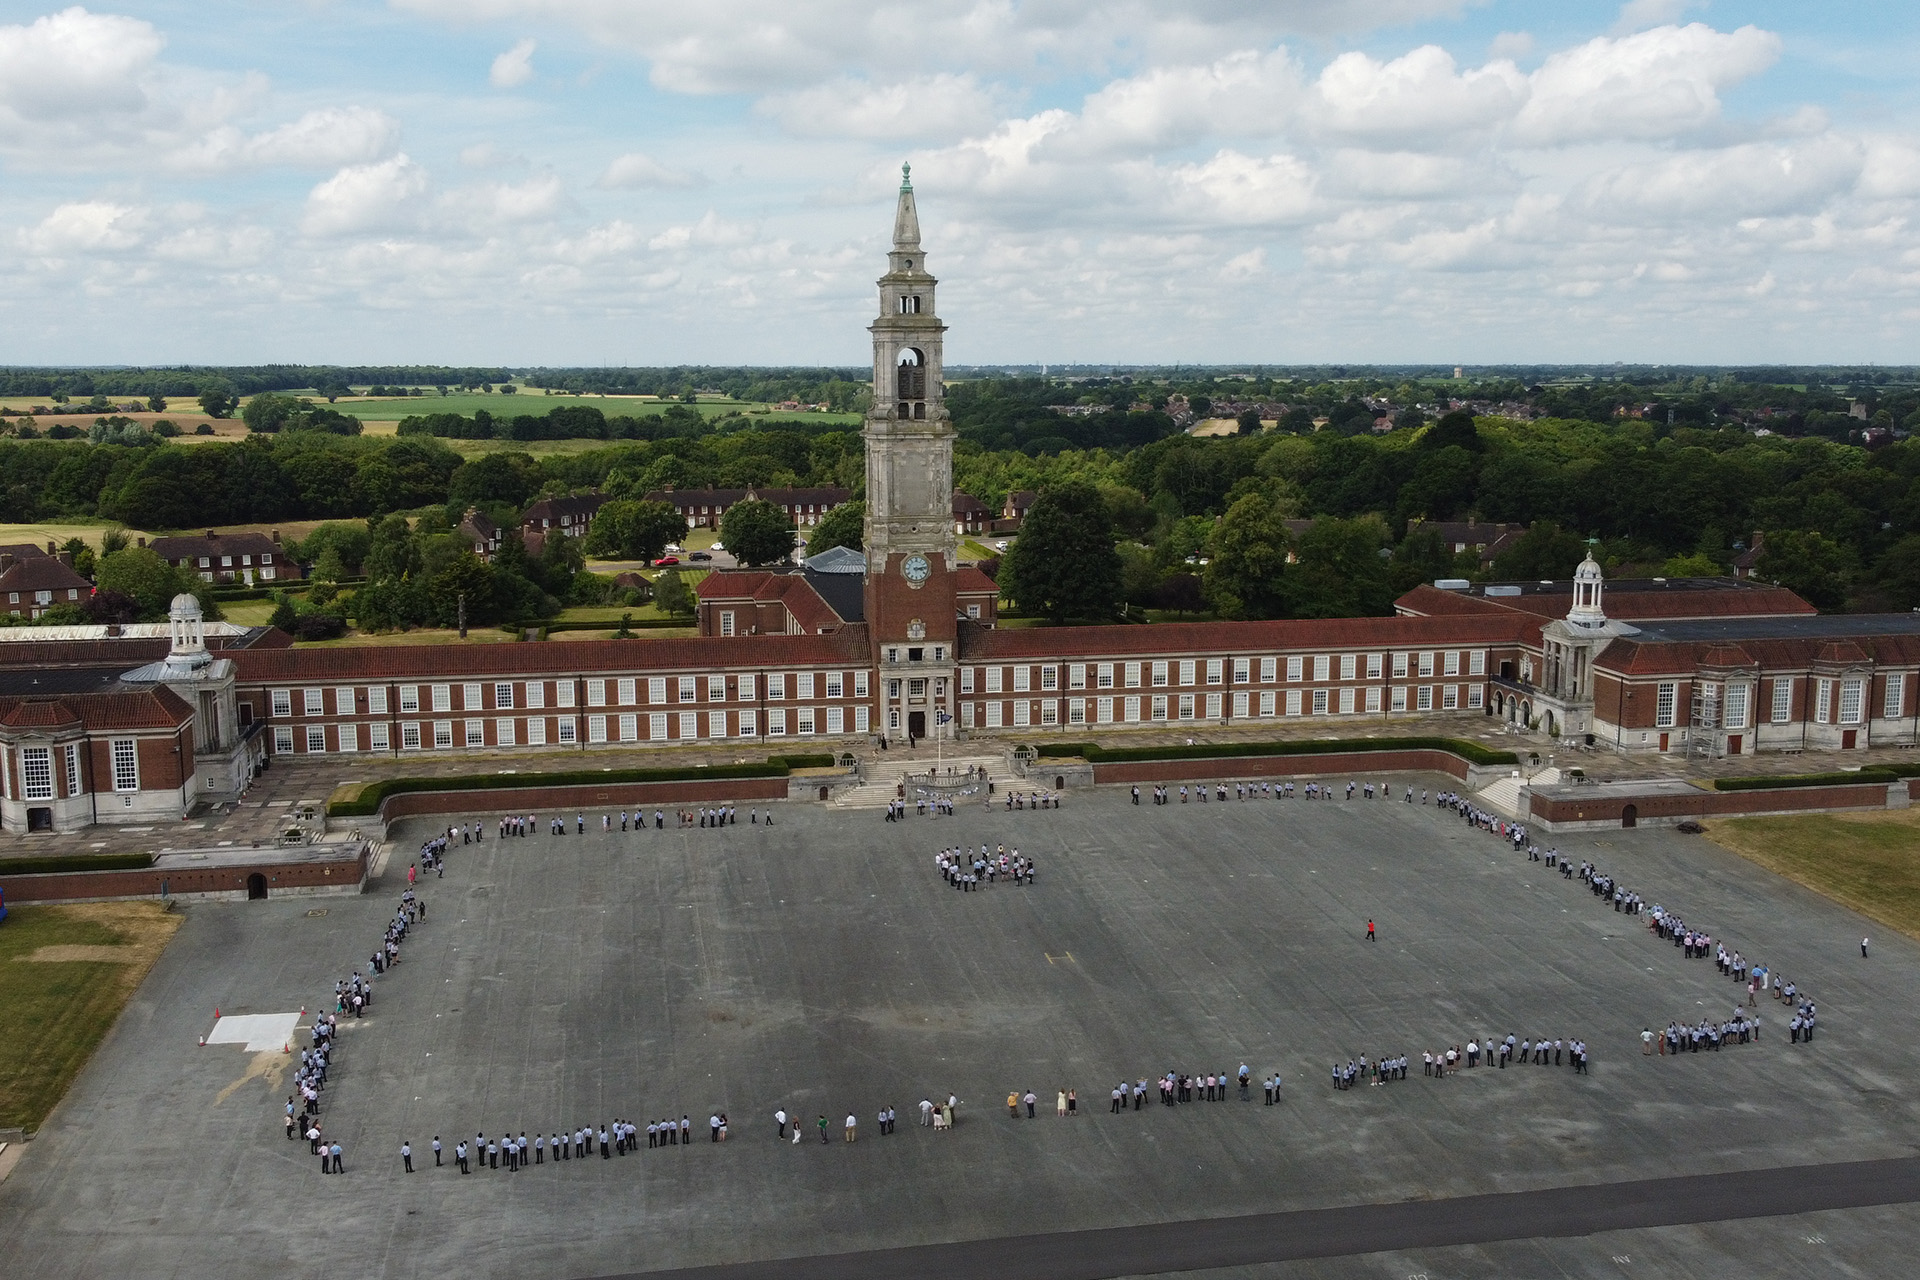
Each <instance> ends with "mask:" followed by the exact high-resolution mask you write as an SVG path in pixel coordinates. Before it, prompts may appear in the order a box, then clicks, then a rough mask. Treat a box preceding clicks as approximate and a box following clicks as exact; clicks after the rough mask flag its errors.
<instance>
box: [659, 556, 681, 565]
mask: <svg viewBox="0 0 1920 1280" xmlns="http://www.w3.org/2000/svg"><path fill="white" fill-rule="evenodd" d="M679 563H680V557H679V556H661V557H660V558H659V559H658V560H655V561H654V564H656V565H669V564H679Z"/></svg>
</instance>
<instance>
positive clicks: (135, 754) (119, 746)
mask: <svg viewBox="0 0 1920 1280" xmlns="http://www.w3.org/2000/svg"><path fill="white" fill-rule="evenodd" d="M108 751H109V753H110V754H109V759H111V760H112V762H113V789H114V790H115V791H116V792H121V793H125V792H130V791H138V790H139V789H140V743H139V740H138V739H135V738H115V739H113V745H112V746H111V747H109V748H108Z"/></svg>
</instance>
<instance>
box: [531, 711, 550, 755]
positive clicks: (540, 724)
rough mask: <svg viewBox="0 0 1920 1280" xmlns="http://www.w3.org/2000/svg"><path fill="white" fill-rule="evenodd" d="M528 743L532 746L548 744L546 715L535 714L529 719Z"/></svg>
mask: <svg viewBox="0 0 1920 1280" xmlns="http://www.w3.org/2000/svg"><path fill="white" fill-rule="evenodd" d="M527 745H528V746H530V747H544V746H546V745H547V721H546V718H545V717H544V716H534V717H533V718H532V719H530V720H528V721H527Z"/></svg>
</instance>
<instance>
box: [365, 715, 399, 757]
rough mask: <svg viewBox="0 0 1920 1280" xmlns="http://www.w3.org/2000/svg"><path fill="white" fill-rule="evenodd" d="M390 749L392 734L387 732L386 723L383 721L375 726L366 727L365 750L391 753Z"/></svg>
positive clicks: (391, 746)
mask: <svg viewBox="0 0 1920 1280" xmlns="http://www.w3.org/2000/svg"><path fill="white" fill-rule="evenodd" d="M392 749H393V734H392V733H391V732H390V731H389V729H388V726H387V723H386V722H385V721H384V720H383V721H381V722H379V723H377V724H370V725H368V726H367V750H369V751H391V750H392Z"/></svg>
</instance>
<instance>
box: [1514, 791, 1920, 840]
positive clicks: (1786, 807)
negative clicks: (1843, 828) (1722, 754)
mask: <svg viewBox="0 0 1920 1280" xmlns="http://www.w3.org/2000/svg"><path fill="white" fill-rule="evenodd" d="M1910 785H1911V784H1910V783H1907V782H1900V783H1895V784H1893V785H1892V786H1889V785H1888V784H1886V783H1884V782H1859V783H1843V784H1839V785H1836V786H1831V787H1779V788H1776V789H1772V790H1754V791H1707V790H1704V789H1695V790H1693V791H1690V792H1685V793H1647V794H1641V795H1635V794H1633V793H1630V792H1616V791H1611V790H1610V791H1608V792H1606V793H1604V794H1595V795H1592V796H1580V795H1553V796H1543V795H1538V794H1534V795H1531V796H1530V797H1529V802H1528V818H1529V820H1530V821H1531V822H1533V823H1535V824H1537V825H1539V826H1542V827H1544V828H1545V829H1546V830H1548V831H1574V830H1587V829H1598V828H1602V827H1620V826H1624V825H1625V819H1626V810H1627V807H1628V806H1629V805H1631V806H1633V808H1634V810H1635V818H1634V821H1635V825H1636V826H1672V825H1674V824H1675V823H1678V822H1686V821H1695V822H1698V821H1701V820H1703V819H1706V818H1736V817H1741V818H1750V817H1763V816H1777V815H1782V814H1793V813H1831V812H1835V811H1841V810H1856V811H1857V810H1862V809H1867V810H1871V809H1887V808H1896V807H1898V808H1904V807H1906V806H1905V804H1904V803H1902V802H1904V801H1906V800H1907V799H1908V796H1909V791H1908V788H1909V786H1910ZM1896 791H1897V792H1898V793H1899V794H1898V795H1897V796H1895V795H1894V794H1892V793H1894V792H1896Z"/></svg>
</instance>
